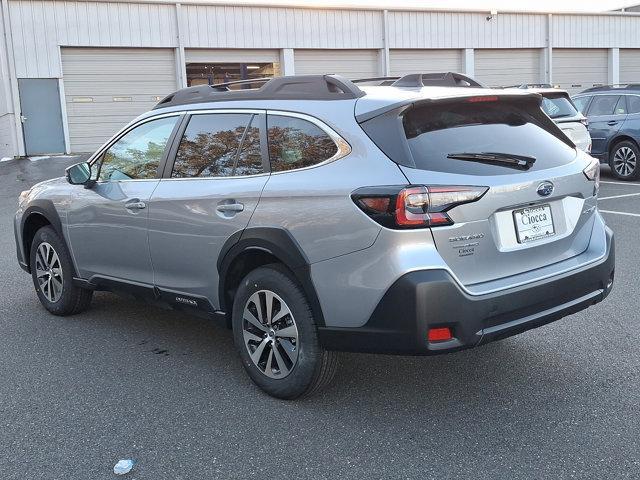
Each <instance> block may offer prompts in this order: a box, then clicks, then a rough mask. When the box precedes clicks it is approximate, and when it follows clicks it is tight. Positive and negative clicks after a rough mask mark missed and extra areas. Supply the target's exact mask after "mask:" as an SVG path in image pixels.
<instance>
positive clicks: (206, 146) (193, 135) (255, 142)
mask: <svg viewBox="0 0 640 480" xmlns="http://www.w3.org/2000/svg"><path fill="white" fill-rule="evenodd" d="M252 117H253V115H251V114H223V113H221V114H203V115H194V116H192V117H191V120H190V121H189V125H188V126H187V128H186V130H185V132H184V135H183V137H182V140H181V141H180V146H179V148H178V152H177V154H176V160H175V163H174V165H173V172H172V174H171V176H172V177H174V178H192V177H230V176H233V175H254V174H256V173H262V159H261V157H260V131H259V129H258V128H257V127H252V126H250V125H249V126H248V124H249V123H250V122H251V120H252ZM247 126H248V128H247ZM245 130H246V135H245ZM243 136H244V142H243V143H242V148H241V150H240V151H239V152H238V148H239V147H240V143H241V142H242V140H243Z"/></svg>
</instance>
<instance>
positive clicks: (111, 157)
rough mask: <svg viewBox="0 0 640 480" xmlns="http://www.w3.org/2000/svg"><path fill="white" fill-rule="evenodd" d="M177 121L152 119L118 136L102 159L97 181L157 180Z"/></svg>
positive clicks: (172, 118)
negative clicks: (159, 167) (161, 162)
mask: <svg viewBox="0 0 640 480" xmlns="http://www.w3.org/2000/svg"><path fill="white" fill-rule="evenodd" d="M178 118H179V117H177V116H176V117H166V118H159V119H157V120H151V121H149V122H146V123H143V124H142V125H140V126H138V127H136V128H134V129H133V130H131V131H129V132H128V133H127V134H125V135H124V136H123V137H121V138H120V139H119V140H118V141H117V142H116V143H114V144H113V145H112V146H111V147H110V148H109V149H108V150H107V151H106V153H105V154H104V156H103V157H102V163H101V165H100V173H99V175H98V180H100V181H103V182H108V181H117V180H143V179H149V178H156V176H157V172H158V166H159V165H160V160H162V155H163V154H164V150H165V148H166V146H167V142H168V141H169V137H171V132H172V131H173V128H174V127H175V125H176V122H177V121H178Z"/></svg>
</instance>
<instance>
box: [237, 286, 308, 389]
mask: <svg viewBox="0 0 640 480" xmlns="http://www.w3.org/2000/svg"><path fill="white" fill-rule="evenodd" d="M242 335H243V338H244V344H245V347H246V349H247V352H248V353H249V356H250V357H251V360H252V362H253V363H254V365H255V366H256V367H258V370H260V371H261V372H262V373H263V374H264V375H266V376H267V377H270V378H277V379H280V378H284V377H286V376H287V375H289V374H290V373H291V371H292V370H293V369H294V368H295V366H296V363H297V361H298V328H297V326H296V322H295V319H294V318H293V314H292V313H291V310H290V309H289V307H288V305H287V304H286V303H285V301H284V300H283V299H282V298H280V297H279V296H278V295H277V294H276V293H274V292H272V291H270V290H259V291H257V292H255V293H254V294H253V295H251V296H250V297H249V299H248V300H247V303H246V304H245V307H244V311H243V314H242Z"/></svg>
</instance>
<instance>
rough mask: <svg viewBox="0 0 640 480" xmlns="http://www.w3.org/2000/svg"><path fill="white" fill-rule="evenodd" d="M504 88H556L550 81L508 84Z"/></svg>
mask: <svg viewBox="0 0 640 480" xmlns="http://www.w3.org/2000/svg"><path fill="white" fill-rule="evenodd" d="M502 88H521V89H523V90H526V89H527V88H555V87H554V86H553V85H551V84H550V83H521V84H519V85H506V86H504V87H502Z"/></svg>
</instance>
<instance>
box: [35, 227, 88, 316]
mask: <svg viewBox="0 0 640 480" xmlns="http://www.w3.org/2000/svg"><path fill="white" fill-rule="evenodd" d="M45 257H46V258H45ZM29 262H30V266H31V278H32V279H33V285H34V287H35V289H36V293H37V294H38V298H39V299H40V303H42V305H43V306H44V308H46V309H47V310H48V311H49V312H51V313H53V314H54V315H61V316H65V315H74V314H76V313H80V312H82V311H83V310H86V309H87V307H88V306H89V304H90V303H91V297H92V296H93V291H92V290H86V289H83V288H79V287H77V286H75V285H74V284H73V263H72V262H71V255H70V254H69V250H68V249H67V246H66V245H65V243H64V241H63V240H62V239H61V238H60V236H59V235H58V234H57V233H56V231H55V230H54V229H53V228H51V227H42V228H41V229H39V230H38V231H37V232H36V234H35V236H34V237H33V242H32V243H31V253H30V256H29Z"/></svg>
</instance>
